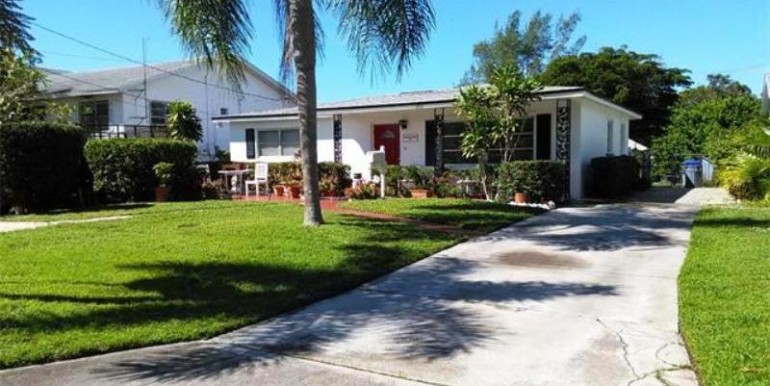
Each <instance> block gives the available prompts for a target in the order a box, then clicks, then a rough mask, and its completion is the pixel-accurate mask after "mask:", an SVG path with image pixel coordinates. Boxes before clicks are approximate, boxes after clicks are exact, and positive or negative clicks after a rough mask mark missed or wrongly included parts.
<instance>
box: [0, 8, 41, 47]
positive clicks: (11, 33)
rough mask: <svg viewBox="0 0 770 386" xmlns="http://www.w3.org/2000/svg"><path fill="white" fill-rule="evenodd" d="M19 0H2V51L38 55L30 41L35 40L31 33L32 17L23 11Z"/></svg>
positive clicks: (0, 14)
mask: <svg viewBox="0 0 770 386" xmlns="http://www.w3.org/2000/svg"><path fill="white" fill-rule="evenodd" d="M19 3H20V2H19V1H18V0H0V51H10V52H13V53H15V54H21V56H26V57H34V56H36V55H37V51H35V50H34V49H33V48H32V46H31V45H30V42H31V41H33V40H34V38H33V37H32V35H31V34H30V33H29V31H28V30H29V23H30V22H31V21H32V20H33V19H32V18H31V17H29V16H27V15H25V14H23V13H22V12H21V6H20V5H19Z"/></svg>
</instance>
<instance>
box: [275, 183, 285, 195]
mask: <svg viewBox="0 0 770 386" xmlns="http://www.w3.org/2000/svg"><path fill="white" fill-rule="evenodd" d="M284 190H285V189H284V187H283V185H276V186H273V194H275V195H276V196H277V197H283V193H284Z"/></svg>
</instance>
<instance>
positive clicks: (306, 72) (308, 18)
mask: <svg viewBox="0 0 770 386" xmlns="http://www.w3.org/2000/svg"><path fill="white" fill-rule="evenodd" d="M289 13H290V14H289V20H290V31H289V33H291V34H292V35H293V37H292V38H293V39H292V40H293V43H294V66H295V69H296V74H297V107H298V108H299V136H300V150H301V152H302V184H303V188H304V191H305V196H304V203H305V225H309V226H317V225H321V224H323V216H322V214H321V195H320V192H319V189H318V149H317V146H318V145H317V138H318V130H317V126H318V125H317V121H316V80H315V63H316V41H315V37H316V34H315V22H314V19H313V0H290V2H289Z"/></svg>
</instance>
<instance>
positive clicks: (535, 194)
mask: <svg viewBox="0 0 770 386" xmlns="http://www.w3.org/2000/svg"><path fill="white" fill-rule="evenodd" d="M565 173H566V167H565V165H564V163H563V162H560V161H544V160H542V161H511V162H504V163H502V164H500V166H499V167H498V168H497V177H496V182H495V186H496V187H497V194H496V196H497V197H500V198H501V199H502V200H504V201H508V200H509V199H510V198H511V197H513V194H514V193H525V194H527V195H528V196H529V200H530V201H531V202H547V201H555V202H560V201H563V199H564V197H565Z"/></svg>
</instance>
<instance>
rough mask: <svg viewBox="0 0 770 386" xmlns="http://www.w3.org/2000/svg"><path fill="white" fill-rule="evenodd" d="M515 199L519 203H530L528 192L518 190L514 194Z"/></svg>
mask: <svg viewBox="0 0 770 386" xmlns="http://www.w3.org/2000/svg"><path fill="white" fill-rule="evenodd" d="M513 201H514V202H516V203H517V204H528V203H529V195H528V194H527V193H521V192H516V194H515V195H514V196H513Z"/></svg>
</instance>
